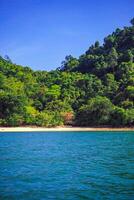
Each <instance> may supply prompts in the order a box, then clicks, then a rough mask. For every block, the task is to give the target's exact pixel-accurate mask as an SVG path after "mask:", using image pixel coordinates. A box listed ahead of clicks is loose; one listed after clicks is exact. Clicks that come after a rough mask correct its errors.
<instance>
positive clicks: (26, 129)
mask: <svg viewBox="0 0 134 200" xmlns="http://www.w3.org/2000/svg"><path fill="white" fill-rule="evenodd" d="M48 131H49V132H51V131H134V127H131V128H129V127H125V128H109V127H104V128H102V127H100V128H99V127H97V128H96V127H54V128H45V127H0V132H48Z"/></svg>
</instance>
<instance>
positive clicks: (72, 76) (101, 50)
mask: <svg viewBox="0 0 134 200" xmlns="http://www.w3.org/2000/svg"><path fill="white" fill-rule="evenodd" d="M64 124H71V125H74V126H75V125H77V126H100V125H110V126H133V125H134V18H133V19H132V20H131V25H130V26H129V27H124V28H123V29H116V30H115V31H114V32H113V33H112V34H110V35H108V36H107V37H105V38H104V43H103V44H102V45H101V44H100V43H99V42H98V41H96V42H95V44H93V45H91V46H90V47H89V48H88V50H87V51H86V52H85V53H83V54H82V55H81V56H80V57H79V58H74V57H73V56H72V55H69V56H66V58H65V60H64V61H63V62H62V64H61V66H59V68H57V69H56V70H53V71H50V72H47V71H33V70H32V69H30V68H29V67H22V66H20V65H16V64H13V63H12V61H11V59H10V58H9V56H7V55H6V56H5V58H2V57H1V56H0V125H1V126H20V125H37V126H48V127H50V126H58V125H64Z"/></svg>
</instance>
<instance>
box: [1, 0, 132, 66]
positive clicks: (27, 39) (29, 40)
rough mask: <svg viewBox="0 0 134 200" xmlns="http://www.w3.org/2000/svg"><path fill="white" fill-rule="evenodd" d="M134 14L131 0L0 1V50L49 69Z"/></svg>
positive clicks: (16, 59)
mask: <svg viewBox="0 0 134 200" xmlns="http://www.w3.org/2000/svg"><path fill="white" fill-rule="evenodd" d="M133 17H134V0H0V55H2V56H4V55H8V56H9V57H10V58H11V60H12V61H13V62H14V63H17V64H21V65H24V66H30V67H32V68H33V69H42V70H51V69H55V68H57V67H59V66H60V64H61V61H63V60H64V58H65V56H66V55H70V54H71V55H73V56H75V57H78V56H79V55H81V54H83V53H84V52H85V51H86V50H87V49H88V47H89V46H90V45H91V44H93V43H94V42H95V41H96V40H99V41H100V42H103V38H104V37H105V36H107V35H108V34H110V33H112V32H113V31H114V30H115V29H116V28H118V27H119V28H123V26H128V25H129V21H130V19H131V18H133Z"/></svg>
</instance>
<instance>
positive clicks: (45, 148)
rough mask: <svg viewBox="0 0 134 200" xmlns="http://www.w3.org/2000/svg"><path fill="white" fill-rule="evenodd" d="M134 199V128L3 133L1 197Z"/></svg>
mask: <svg viewBox="0 0 134 200" xmlns="http://www.w3.org/2000/svg"><path fill="white" fill-rule="evenodd" d="M49 199H52V200H53V199H54V200H55V199H56V200H88V199H89V200H105V199H106V200H108V199H110V200H111V199H114V200H134V132H114V133H112V132H94V133H92V132H69V133H68V132H51V133H50V132H49V133H32V132H31V133H0V200H49Z"/></svg>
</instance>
